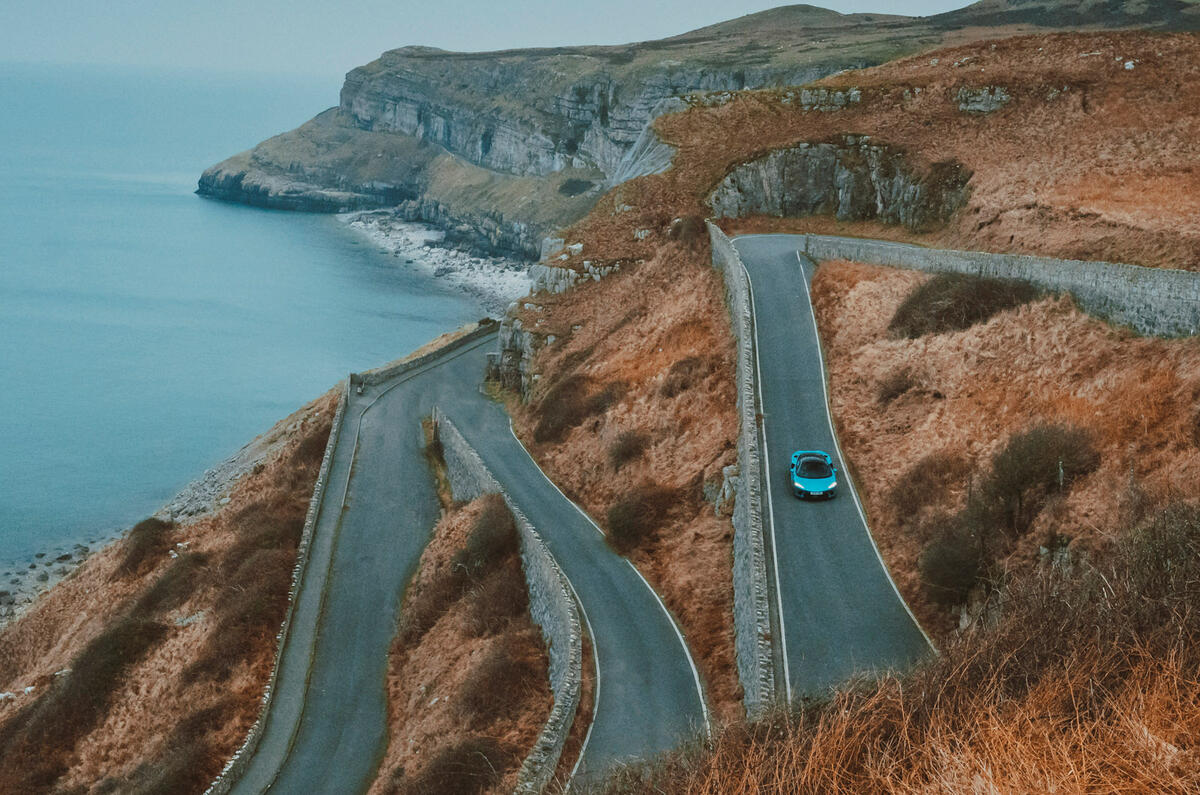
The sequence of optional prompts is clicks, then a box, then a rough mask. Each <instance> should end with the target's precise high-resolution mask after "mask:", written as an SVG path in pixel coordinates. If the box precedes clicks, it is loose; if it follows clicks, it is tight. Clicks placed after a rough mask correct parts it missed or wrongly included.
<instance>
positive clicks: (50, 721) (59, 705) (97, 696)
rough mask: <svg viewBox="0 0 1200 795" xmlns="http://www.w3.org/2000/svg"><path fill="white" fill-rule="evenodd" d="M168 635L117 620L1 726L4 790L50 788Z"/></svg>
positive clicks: (153, 625)
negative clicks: (128, 676)
mask: <svg viewBox="0 0 1200 795" xmlns="http://www.w3.org/2000/svg"><path fill="white" fill-rule="evenodd" d="M166 632H167V628H166V627H164V626H163V625H162V624H160V623H158V622H155V621H150V620H148V619H144V618H133V617H128V616H127V617H123V618H121V619H119V620H117V621H116V622H115V623H114V624H112V625H111V626H110V627H108V628H107V629H106V630H105V631H104V632H102V633H101V634H100V635H99V636H98V637H96V639H95V640H93V641H92V642H91V643H89V644H88V645H87V646H85V647H84V649H83V651H81V652H80V653H79V654H78V655H77V656H76V657H75V659H74V660H72V661H71V667H70V669H69V673H67V674H65V675H64V676H62V677H58V678H55V679H54V680H53V681H52V682H51V683H50V685H49V689H48V690H47V691H46V692H45V693H44V694H43V695H41V696H39V697H38V699H37V700H36V701H34V702H33V703H32V704H30V705H29V706H27V707H25V708H24V709H22V710H21V712H20V713H18V714H17V715H15V716H14V717H12V718H10V719H9V720H8V721H7V722H5V723H4V724H3V725H0V792H40V791H48V790H50V789H51V788H52V787H53V785H54V783H55V782H56V781H57V780H58V779H59V778H60V777H61V776H62V775H63V774H64V773H65V772H66V771H67V768H68V766H69V764H70V754H71V751H72V750H73V749H74V747H75V745H76V743H77V742H78V741H79V739H80V738H82V737H84V736H86V735H87V734H88V733H89V732H90V731H92V729H94V728H95V727H96V726H97V725H98V724H99V723H100V722H101V721H102V720H103V718H104V714H105V712H106V711H107V709H108V705H109V701H110V700H111V698H112V694H113V692H114V691H115V690H116V689H117V687H118V686H119V685H120V683H121V681H122V679H123V677H124V675H125V672H126V671H127V670H128V669H129V668H130V667H131V666H133V665H134V664H136V663H137V662H138V661H139V660H141V659H142V658H143V657H144V656H145V655H146V654H147V653H148V652H149V651H150V650H151V649H152V648H154V646H155V645H157V644H158V643H159V641H160V640H162V638H163V636H164V635H165V634H166Z"/></svg>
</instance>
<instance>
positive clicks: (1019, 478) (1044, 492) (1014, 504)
mask: <svg viewBox="0 0 1200 795" xmlns="http://www.w3.org/2000/svg"><path fill="white" fill-rule="evenodd" d="M1099 466H1100V454H1099V453H1098V452H1097V451H1096V448H1095V445H1094V444H1093V442H1092V439H1091V436H1090V434H1088V432H1087V431H1085V430H1083V429H1081V428H1076V427H1074V426H1071V425H1065V424H1049V423H1046V424H1040V425H1035V426H1034V427H1032V428H1030V429H1029V430H1027V431H1024V432H1023V433H1018V434H1014V435H1013V436H1011V437H1010V438H1009V440H1008V442H1007V443H1006V444H1005V445H1004V447H1003V448H1002V449H1001V450H1000V451H999V452H998V453H996V456H995V458H993V459H992V469H991V473H990V475H989V476H988V479H987V481H986V482H985V483H984V485H983V488H982V491H983V494H984V497H985V498H986V499H989V500H991V501H992V503H993V505H994V506H995V508H996V510H997V512H998V514H999V515H1000V516H1001V517H1002V521H1003V522H1004V524H1005V525H1006V527H1007V528H1008V529H1009V530H1011V531H1012V532H1015V533H1023V532H1025V531H1026V530H1028V529H1029V526H1030V525H1031V524H1033V520H1034V519H1036V518H1037V515H1038V513H1039V512H1040V511H1041V509H1042V506H1043V505H1044V504H1045V501H1046V499H1047V497H1048V496H1050V495H1051V494H1053V493H1054V492H1055V491H1057V490H1059V489H1061V490H1062V491H1064V492H1065V491H1066V490H1067V489H1069V488H1070V487H1071V484H1072V483H1074V482H1075V481H1076V480H1077V479H1079V478H1080V477H1083V476H1084V475H1087V474H1088V473H1090V472H1093V471H1095V470H1096V468H1097V467H1099ZM1060 480H1061V483H1060Z"/></svg>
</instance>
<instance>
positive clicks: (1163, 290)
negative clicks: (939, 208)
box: [714, 235, 1200, 336]
mask: <svg viewBox="0 0 1200 795" xmlns="http://www.w3.org/2000/svg"><path fill="white" fill-rule="evenodd" d="M803 238H804V241H803V243H802V244H801V245H802V250H803V251H804V253H805V254H807V255H808V256H809V257H811V258H812V259H816V260H823V259H848V260H853V261H855V262H865V263H869V264H873V265H892V266H897V267H902V268H912V269H914V270H922V271H931V272H951V273H970V274H976V275H979V276H990V277H994V278H1001V279H1020V280H1022V281H1027V282H1030V283H1031V284H1034V285H1037V286H1038V287H1041V288H1043V289H1046V290H1051V291H1054V292H1067V293H1070V294H1071V295H1072V296H1074V298H1075V301H1076V303H1077V304H1078V305H1079V307H1080V308H1081V309H1083V310H1084V311H1087V312H1091V313H1093V314H1096V315H1099V316H1101V317H1103V318H1106V319H1108V320H1110V321H1112V322H1114V323H1117V324H1121V325H1127V326H1130V327H1132V328H1133V329H1135V330H1137V331H1138V332H1140V333H1142V334H1153V335H1159V336H1184V335H1194V334H1196V333H1197V332H1200V273H1194V272H1191V271H1181V270H1173V269H1168V268H1144V267H1141V266H1138V265H1122V264H1118V263H1111V262H1083V261H1080V260H1063V259H1052V258H1050V257H1033V256H1026V255H1018V254H991V253H987V252H982V251H948V250H942V249H930V248H922V247H920V246H913V245H908V244H905V243H891V242H887V241H882V240H863V239H859V238H850V237H833V236H829V235H804V236H803ZM714 250H715V247H714Z"/></svg>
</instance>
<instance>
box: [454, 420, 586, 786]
mask: <svg viewBox="0 0 1200 795" xmlns="http://www.w3.org/2000/svg"><path fill="white" fill-rule="evenodd" d="M434 424H435V427H436V428H437V434H438V439H439V440H440V441H441V443H442V451H443V453H442V454H443V457H444V459H445V462H446V473H447V476H448V477H449V480H450V488H451V490H452V491H453V492H454V498H455V499H458V500H470V499H474V498H476V497H479V496H482V495H484V494H500V495H501V496H502V497H504V501H505V502H506V503H507V504H508V507H509V509H510V510H511V511H512V513H513V517H514V518H515V519H516V522H517V530H518V531H519V533H520V537H521V561H522V564H523V565H522V568H523V569H524V571H525V582H526V584H527V585H528V586H529V612H530V613H531V614H532V616H533V620H534V622H535V623H537V625H538V626H540V627H541V628H542V636H543V637H544V638H545V640H546V646H547V648H548V649H549V655H550V690H551V692H552V693H553V694H554V707H553V709H551V711H550V717H549V719H548V720H547V721H546V725H545V726H544V727H543V728H542V732H541V734H540V735H539V736H538V739H537V742H536V743H535V744H534V747H533V750H532V751H531V752H530V753H529V755H528V756H527V757H525V761H524V762H523V763H522V765H521V772H520V774H519V775H518V778H517V789H516V791H517V792H519V793H540V792H542V791H543V790H544V789H545V788H546V787H547V785H549V783H550V780H551V779H552V778H553V777H554V769H555V767H556V766H557V765H558V760H559V757H560V756H561V755H562V749H563V745H564V744H565V743H566V741H567V735H568V734H569V733H570V731H571V724H572V723H573V722H574V719H575V711H576V709H577V708H578V706H579V698H580V692H581V689H582V686H583V633H582V627H581V624H580V615H579V606H578V605H577V604H576V603H575V599H574V597H573V596H572V594H571V587H570V585H569V584H568V582H567V578H566V576H565V575H564V574H563V573H562V570H561V569H560V568H559V567H558V563H557V562H556V561H555V560H554V557H553V556H552V555H551V554H550V550H549V549H548V548H547V547H546V544H545V543H544V542H543V541H542V538H541V536H540V535H538V532H537V530H535V529H534V528H533V525H531V524H530V523H529V520H528V519H526V518H525V515H524V514H523V513H521V511H520V510H519V509H518V508H517V506H516V505H514V504H513V502H512V500H511V499H509V497H508V495H507V494H505V493H504V490H503V489H502V488H501V487H500V483H499V482H498V481H497V480H496V479H495V478H494V477H493V476H492V473H491V472H490V471H488V469H487V467H486V465H484V463H483V460H482V459H480V457H479V454H478V453H476V452H475V450H474V449H473V448H472V447H471V445H470V444H469V443H468V442H467V440H466V439H464V438H463V436H462V434H461V433H460V432H459V430H458V429H457V428H456V427H454V424H453V423H452V422H451V421H450V420H449V419H448V418H447V417H446V416H445V415H444V414H442V413H441V412H440V411H438V410H436V409H435V410H434Z"/></svg>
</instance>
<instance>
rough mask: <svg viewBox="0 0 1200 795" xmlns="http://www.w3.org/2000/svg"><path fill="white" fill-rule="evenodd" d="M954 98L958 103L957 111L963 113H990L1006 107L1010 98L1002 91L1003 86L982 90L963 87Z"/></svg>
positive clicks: (986, 87)
mask: <svg viewBox="0 0 1200 795" xmlns="http://www.w3.org/2000/svg"><path fill="white" fill-rule="evenodd" d="M954 98H955V100H956V101H957V102H958V109H959V110H961V111H963V112H965V113H991V112H992V111H994V110H1000V108H1002V107H1004V106H1005V105H1007V104H1008V103H1009V101H1010V100H1011V99H1012V96H1010V95H1009V93H1008V91H1006V90H1005V89H1004V86H983V87H982V88H967V87H966V86H963V87H962V88H960V89H959V90H958V93H957V94H956V95H955V97H954Z"/></svg>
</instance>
